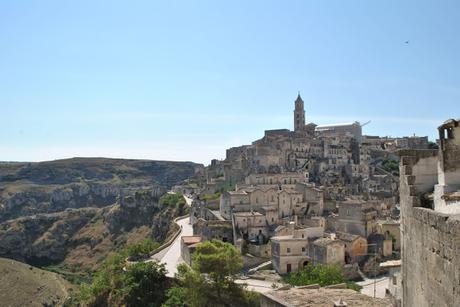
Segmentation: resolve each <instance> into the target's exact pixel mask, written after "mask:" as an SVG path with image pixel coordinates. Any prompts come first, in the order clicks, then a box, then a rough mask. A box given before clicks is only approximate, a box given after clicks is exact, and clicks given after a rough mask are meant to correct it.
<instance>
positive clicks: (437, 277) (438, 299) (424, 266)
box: [400, 119, 460, 307]
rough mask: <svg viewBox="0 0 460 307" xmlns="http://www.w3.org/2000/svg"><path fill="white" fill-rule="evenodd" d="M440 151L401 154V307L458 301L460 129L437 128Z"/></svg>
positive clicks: (449, 124) (453, 125) (452, 125)
mask: <svg viewBox="0 0 460 307" xmlns="http://www.w3.org/2000/svg"><path fill="white" fill-rule="evenodd" d="M438 130H439V137H440V148H439V150H403V151H401V152H400V155H401V164H400V173H401V180H400V198H401V218H402V222H401V237H402V279H403V280H402V291H403V295H402V302H403V306H407V307H411V306H420V307H425V306H427V307H428V306H458V305H459V302H460V273H459V272H460V125H459V121H458V120H453V119H451V120H448V121H446V122H445V123H444V124H442V125H441V126H440V127H439V128H438Z"/></svg>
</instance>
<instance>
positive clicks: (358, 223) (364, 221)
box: [173, 93, 460, 306]
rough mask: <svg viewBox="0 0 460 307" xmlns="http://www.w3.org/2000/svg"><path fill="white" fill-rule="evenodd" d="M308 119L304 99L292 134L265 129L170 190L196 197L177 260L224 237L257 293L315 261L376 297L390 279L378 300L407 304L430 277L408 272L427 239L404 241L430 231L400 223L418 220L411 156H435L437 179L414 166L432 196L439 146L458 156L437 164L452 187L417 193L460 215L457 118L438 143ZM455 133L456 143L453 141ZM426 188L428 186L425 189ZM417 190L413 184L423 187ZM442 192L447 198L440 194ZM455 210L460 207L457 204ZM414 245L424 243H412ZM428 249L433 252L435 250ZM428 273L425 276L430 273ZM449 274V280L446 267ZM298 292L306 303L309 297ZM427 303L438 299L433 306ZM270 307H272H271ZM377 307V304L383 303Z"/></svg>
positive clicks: (357, 125) (455, 295) (296, 103)
mask: <svg viewBox="0 0 460 307" xmlns="http://www.w3.org/2000/svg"><path fill="white" fill-rule="evenodd" d="M306 120H307V116H306V112H305V105H304V101H303V100H302V98H301V96H300V93H299V95H298V96H297V98H296V99H295V101H294V113H293V124H294V125H293V126H294V130H293V131H291V130H289V129H278V130H267V131H265V134H264V136H263V137H262V138H261V139H259V140H256V141H254V142H252V144H250V145H243V146H240V147H234V148H230V149H228V150H227V153H226V158H225V159H224V160H213V161H212V163H211V164H210V165H209V166H208V167H206V168H205V170H204V171H203V174H202V176H201V177H196V178H193V179H188V180H186V181H184V182H182V183H181V184H179V185H176V186H174V187H173V191H174V192H178V193H182V194H184V195H187V196H188V197H190V198H191V199H193V202H192V204H191V211H190V218H189V223H190V226H189V227H191V228H192V229H193V234H191V235H183V236H181V237H180V240H181V259H180V261H184V262H185V263H187V264H189V265H191V264H192V261H193V260H192V259H193V253H194V251H195V248H196V246H197V245H198V244H199V243H200V242H204V241H208V240H212V239H218V240H222V241H224V242H230V243H232V244H233V245H234V246H235V247H237V249H238V250H239V251H240V252H241V253H242V255H243V257H244V260H245V267H246V268H247V270H248V272H249V273H248V277H247V279H246V282H247V283H248V284H249V285H250V286H251V279H253V278H255V279H257V280H267V281H273V280H274V281H276V280H280V279H279V278H277V277H276V276H285V275H286V274H289V273H295V272H299V271H302V270H303V269H304V268H305V267H307V266H308V265H310V264H311V265H318V264H320V265H325V266H327V265H340V267H341V268H342V271H343V273H344V275H345V276H346V278H347V279H349V280H359V279H364V280H370V281H374V283H373V284H372V283H370V284H367V289H366V287H364V289H363V291H362V292H363V293H364V290H367V291H368V292H367V293H368V294H369V295H371V296H373V297H375V296H376V287H377V286H376V285H375V280H376V277H377V276H382V274H385V276H387V277H385V278H384V279H383V281H382V280H381V281H380V285H379V286H378V288H380V290H379V291H384V293H381V294H380V297H386V298H387V299H388V302H391V303H392V304H394V305H397V306H399V305H400V304H401V302H402V297H403V295H407V294H409V293H410V294H411V295H413V297H416V295H415V294H414V293H413V292H414V291H420V290H415V289H420V288H421V289H423V288H424V287H427V288H429V287H430V286H429V285H428V280H426V278H425V279H423V278H422V279H421V278H420V275H417V274H422V272H421V271H414V270H412V269H411V268H408V267H407V266H408V263H410V262H411V261H424V260H423V259H422V260H417V259H414V258H413V257H415V258H419V257H417V256H414V255H415V254H416V253H418V252H420V253H425V252H428V251H417V249H416V248H415V246H419V245H420V244H425V243H426V242H423V241H424V239H423V235H420V234H417V235H414V236H410V237H407V234H408V233H411V232H414V231H416V230H415V229H413V228H412V227H418V228H417V233H419V232H424V231H426V229H423V227H427V225H425V226H424V225H417V226H414V223H412V222H411V223H408V224H406V225H403V226H401V225H402V224H401V223H404V221H408V220H409V219H415V218H416V217H414V216H413V215H414V214H415V213H413V212H412V211H411V210H412V209H409V207H411V206H410V205H408V204H407V202H409V201H410V202H411V203H413V202H415V201H416V200H414V199H412V198H411V197H413V196H415V194H414V188H412V187H411V186H410V185H413V184H414V183H415V182H418V181H419V179H411V178H413V177H415V175H413V174H412V172H415V168H414V167H413V165H414V163H421V162H419V158H414V157H419V156H423V157H424V158H425V157H426V158H427V159H430V162H429V163H430V165H429V168H430V171H429V172H428V173H429V175H430V176H431V178H430V179H428V174H423V171H426V170H425V169H424V168H425V166H422V167H421V169H420V168H419V169H417V170H418V171H419V172H422V174H418V176H420V177H421V178H422V179H420V180H421V181H423V184H422V185H423V189H422V190H423V193H425V192H426V191H430V187H431V188H432V187H433V185H434V184H435V179H437V175H436V174H437V170H436V167H435V166H436V165H437V161H438V160H437V154H438V151H439V149H438V146H439V145H440V146H441V152H442V153H445V152H448V151H450V150H452V153H447V154H443V155H441V156H440V157H439V159H441V161H443V160H442V159H451V160H452V161H449V162H448V165H449V166H450V167H451V168H452V167H454V168H455V170H451V172H453V173H455V175H453V174H451V175H449V176H447V177H448V178H449V179H448V180H447V179H446V180H444V179H443V178H444V177H443V176H446V175H445V174H444V175H443V174H439V176H440V177H439V178H440V179H439V180H440V181H439V182H440V184H441V186H443V185H444V184H447V181H450V183H451V184H452V186H451V187H449V188H440V186H439V185H438V186H437V187H439V188H435V190H434V191H435V192H434V193H435V194H434V196H426V195H425V194H423V195H420V194H419V193H417V195H419V196H420V197H422V198H423V199H425V198H426V197H428V199H431V202H433V201H434V202H435V203H443V205H439V209H437V205H434V206H433V205H431V207H432V209H434V211H430V212H433V213H429V214H433V215H436V214H438V213H436V212H438V211H439V212H443V213H458V212H460V211H459V210H458V195H457V194H458V192H453V193H451V192H452V187H457V188H458V187H459V185H460V180H459V178H460V177H459V171H460V170H459V169H458V162H459V151H458V143H459V140H460V137H458V136H459V127H458V122H457V121H450V122H448V123H446V124H445V125H444V126H442V127H443V128H442V129H447V130H448V131H449V132H448V135H446V137H445V139H444V136H442V137H441V138H440V141H438V143H433V142H429V141H428V137H426V136H421V137H419V136H408V137H398V138H390V137H379V136H370V135H365V134H363V131H362V130H363V126H364V125H365V124H361V123H359V122H352V123H346V124H333V125H327V126H318V125H316V124H314V123H307V122H306ZM444 127H446V128H444ZM440 129H441V128H440ZM454 131H455V132H454ZM440 135H441V134H440ZM454 136H455V140H450V139H453V138H454ZM446 144H456V145H449V146H447V145H446ZM401 156H402V166H401V168H400V167H399V163H400V159H401ZM413 156H414V157H413ZM456 163H457V164H456ZM406 165H410V167H407V166H406ZM423 165H425V164H423ZM441 165H442V167H441V168H440V170H439V172H442V171H443V167H447V166H446V162H443V163H442V162H441ZM426 167H428V166H426ZM400 170H401V172H402V173H401V174H400ZM406 175H410V176H409V177H410V178H409V179H408V178H407V177H406ZM400 178H401V183H400ZM414 180H415V181H414ZM425 181H428V182H431V184H428V185H426V184H425ZM408 185H409V186H408ZM419 186H420V184H416V187H417V189H419ZM438 190H440V192H436V191H438ZM454 190H455V188H454ZM443 191H444V192H445V191H449V194H443ZM443 195H444V196H443ZM446 195H449V196H446ZM408 199H409V200H408ZM447 201H448V202H450V203H449V205H447V204H446V202H447ZM453 203H455V205H450V204H453ZM404 206H405V208H402V207H404ZM420 206H422V207H426V205H425V204H424V202H423V200H422V204H420V203H418V205H414V207H420ZM446 208H449V209H448V210H447V209H446ZM451 208H456V209H451ZM415 209H416V208H414V209H413V210H415ZM404 211H406V212H410V213H408V214H409V216H406V217H405V218H404V217H403V219H401V212H404ZM418 214H421V213H418ZM425 214H426V213H425ZM420 218H422V217H419V220H418V221H419V222H420ZM423 223H425V222H423ZM456 225H457V226H458V224H456ZM436 227H439V228H441V229H442V228H443V227H444V226H443V225H441V224H437V225H436ZM401 229H403V232H402V233H403V235H406V237H404V238H402V237H401ZM457 230H458V229H457ZM457 230H456V231H457ZM439 231H441V230H439ZM458 234H459V233H458V232H457V233H456V235H458ZM415 238H418V240H420V241H421V242H420V241H414V239H415ZM436 240H438V239H437V238H436ZM404 242H406V243H405V244H406V246H407V248H408V249H412V250H410V251H406V255H405V258H403V263H406V262H404V261H406V260H407V263H406V268H405V270H403V272H406V271H407V274H406V278H410V280H420V282H419V285H418V286H412V285H409V284H408V283H407V282H406V283H404V282H403V281H402V280H403V278H402V274H401V270H400V268H401V249H402V245H403V244H404ZM430 242H431V241H430ZM432 244H433V243H430V244H429V245H432ZM437 244H440V242H438V243H437ZM436 246H438V245H436ZM424 248H425V249H428V246H424ZM438 248H439V247H438ZM449 250H450V251H451V252H452V253H453V251H454V250H458V244H457V246H455V244H454V246H449ZM441 253H444V252H441ZM408 254H409V255H410V256H407V255H408ZM438 255H439V253H438ZM450 255H451V256H450V258H449V263H450V265H451V268H453V267H457V268H458V267H459V266H458V260H457V259H455V260H454V262H455V263H452V262H451V261H453V258H456V257H455V256H454V255H452V254H450ZM408 257H409V258H410V259H407V258H408ZM452 257H453V258H452ZM439 261H445V259H444V258H443V260H439ZM433 265H434V264H432V266H433ZM436 266H439V264H436ZM423 267H424V266H422V268H420V267H419V269H422V270H423ZM264 268H268V269H271V270H272V271H270V270H268V271H266V270H263V269H264ZM259 269H262V271H264V272H268V273H267V274H268V275H265V276H263V277H261V275H260V273H259V272H257V271H258V270H259ZM443 271H445V274H449V270H447V269H444V270H443ZM270 272H271V273H270ZM388 274H390V275H388ZM388 276H390V277H388ZM439 278H440V283H443V282H442V281H441V280H443V277H442V276H441V275H439ZM455 280H457V281H458V276H456V277H454V276H452V278H451V281H450V282H449V285H452V286H453V284H455ZM265 286H266V284H265ZM261 287H263V283H260V282H255V283H254V287H253V289H255V290H256V291H259V292H267V291H268V290H267V289H265V290H261ZM419 287H420V288H419ZM372 288H373V293H372ZM409 288H410V290H409ZM454 288H455V286H454ZM369 291H370V292H369ZM455 291H456V292H455ZM455 291H454V292H455V293H453V294H449V295H448V296H447V298H444V299H442V298H439V300H437V301H438V302H439V301H445V302H446V305H445V306H453V305H450V304H449V303H448V302H449V301H448V300H455V299H458V298H459V295H458V291H457V290H455ZM326 292H327V291H326ZM273 295H275V296H273ZM297 295H300V297H302V294H299V293H297ZM324 295H327V293H325V294H324ZM331 295H332V292H331ZM417 295H421V293H417ZM287 296H289V295H287ZM343 297H344V298H346V295H345V294H343ZM424 297H425V298H427V297H428V295H424ZM264 299H265V300H266V302H265V303H266V304H267V305H264V306H291V305H289V304H288V300H286V299H285V300H284V303H283V302H281V303H280V300H281V301H283V299H282V298H281V299H280V298H279V297H278V298H276V293H275V294H273V293H272V294H266V295H265V296H264ZM345 300H346V299H345ZM274 301H276V302H278V305H276V304H274V303H273V302H274ZM428 301H430V302H434V299H428ZM388 302H387V303H388ZM413 302H418V303H420V306H425V305H426V304H425V305H424V302H426V301H424V300H423V299H414V301H413ZM272 303H273V304H274V305H270V304H272ZM374 303H375V304H377V302H376V301H375V302H374ZM283 304H285V305H283ZM369 304H371V303H369ZM388 304H389V303H388ZM295 306H297V305H295ZM337 306H339V305H337ZM343 306H345V305H343ZM363 306H364V305H363ZM407 306H415V305H414V304H408V305H407ZM417 306H419V305H417ZM426 306H428V305H426ZM430 306H434V305H430ZM440 306H441V305H440ZM443 306H444V305H443Z"/></svg>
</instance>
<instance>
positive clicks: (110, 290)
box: [79, 240, 169, 306]
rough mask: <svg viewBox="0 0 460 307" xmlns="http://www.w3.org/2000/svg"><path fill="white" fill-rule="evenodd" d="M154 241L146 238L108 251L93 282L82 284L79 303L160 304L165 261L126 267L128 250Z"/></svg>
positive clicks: (164, 287) (141, 248)
mask: <svg viewBox="0 0 460 307" xmlns="http://www.w3.org/2000/svg"><path fill="white" fill-rule="evenodd" d="M155 244H156V243H155V242H153V241H150V240H146V241H144V242H141V243H139V244H137V245H135V246H133V245H131V246H128V247H127V248H125V249H123V250H121V251H119V252H116V253H112V254H111V255H109V257H107V259H106V260H105V261H104V263H103V264H102V266H101V267H100V269H99V270H98V271H97V272H96V273H95V275H94V278H93V281H92V283H91V284H84V285H83V286H82V290H81V294H80V298H79V301H80V302H81V304H80V305H83V306H160V305H161V304H162V303H163V302H164V300H165V293H166V290H167V288H168V286H169V282H168V279H167V278H166V269H165V267H164V265H163V264H158V263H156V262H139V263H136V264H133V265H130V266H127V267H125V265H126V263H125V259H126V257H127V256H128V255H129V253H133V252H134V253H137V252H139V251H145V250H148V249H150V248H151V247H153V246H154V245H155Z"/></svg>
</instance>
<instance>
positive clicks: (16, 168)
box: [0, 158, 201, 270]
mask: <svg viewBox="0 0 460 307" xmlns="http://www.w3.org/2000/svg"><path fill="white" fill-rule="evenodd" d="M199 167H201V166H200V165H197V164H194V163H189V162H184V163H181V162H164V161H138V160H114V159H99V158H98V159H70V160H60V161H53V162H43V163H2V164H0V256H1V257H7V258H12V259H16V260H19V261H23V262H27V263H29V264H33V265H38V266H46V265H55V264H65V265H67V266H71V267H74V268H83V269H88V270H91V269H92V268H93V267H94V266H95V265H97V264H98V263H100V262H101V261H102V260H103V259H104V258H105V257H106V255H107V253H108V252H110V251H111V250H114V249H116V248H118V247H120V246H122V245H124V244H125V243H127V242H133V241H137V240H140V239H144V238H146V237H151V238H153V239H155V240H156V241H158V242H162V241H163V240H164V239H165V238H166V237H167V235H168V232H170V231H171V227H172V220H173V219H174V218H175V217H176V216H179V215H182V214H184V213H185V210H186V208H179V207H162V206H160V204H159V199H160V197H161V196H162V195H163V194H164V193H165V192H166V191H167V189H168V188H170V186H171V185H173V184H175V183H177V182H180V181H182V180H184V179H186V178H189V177H192V176H194V174H195V171H196V169H197V168H199Z"/></svg>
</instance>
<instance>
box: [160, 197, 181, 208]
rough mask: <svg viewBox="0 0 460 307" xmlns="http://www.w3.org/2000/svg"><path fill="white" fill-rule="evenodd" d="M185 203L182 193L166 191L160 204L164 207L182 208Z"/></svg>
mask: <svg viewBox="0 0 460 307" xmlns="http://www.w3.org/2000/svg"><path fill="white" fill-rule="evenodd" d="M185 204H186V201H185V198H184V196H183V195H182V194H180V193H166V194H165V195H163V196H162V197H161V198H160V205H161V206H162V207H176V208H178V209H182V208H183V207H184V206H185Z"/></svg>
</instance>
